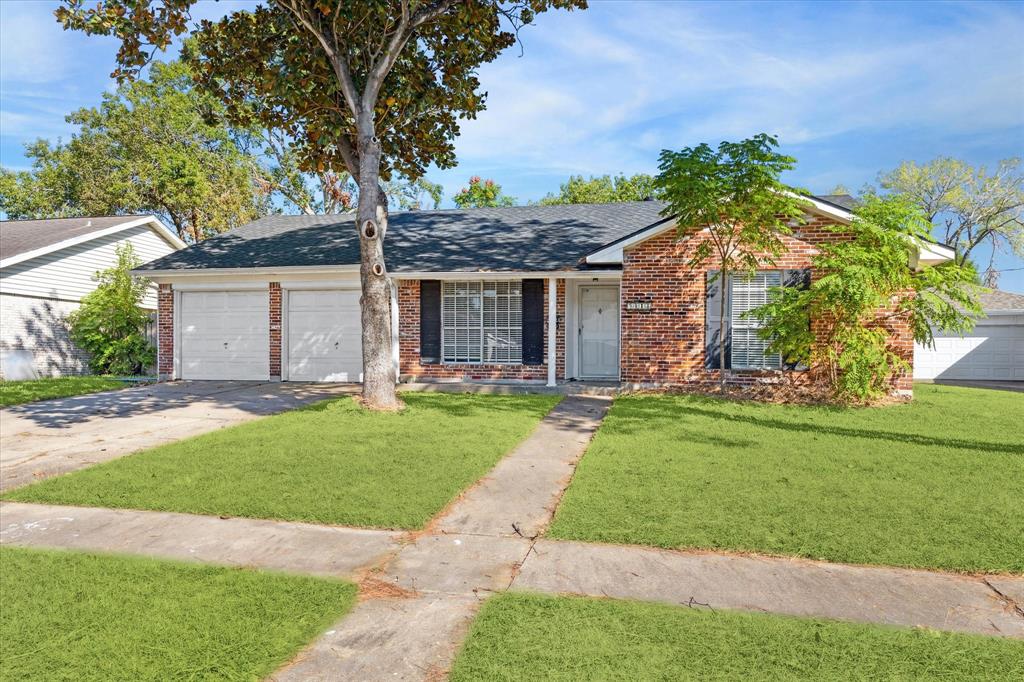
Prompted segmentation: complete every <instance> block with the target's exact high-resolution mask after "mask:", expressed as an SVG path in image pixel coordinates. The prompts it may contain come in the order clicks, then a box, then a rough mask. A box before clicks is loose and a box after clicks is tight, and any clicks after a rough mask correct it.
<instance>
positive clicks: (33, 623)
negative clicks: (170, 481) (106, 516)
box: [0, 547, 356, 682]
mask: <svg viewBox="0 0 1024 682" xmlns="http://www.w3.org/2000/svg"><path fill="white" fill-rule="evenodd" d="M0 567H2V570H0V588H2V589H0V594H2V595H3V604H2V608H0V642H3V647H2V648H3V652H2V660H0V678H2V679H5V680H46V681H48V682H49V681H50V680H75V681H78V680H185V679H188V680H198V679H218V680H254V679H260V678H262V677H264V676H266V675H268V674H270V673H272V672H273V671H274V670H276V669H277V668H278V667H280V666H281V665H283V664H284V663H286V662H287V661H288V660H289V659H291V658H292V657H293V656H294V655H295V654H296V653H297V652H298V650H299V649H300V648H301V647H302V646H303V645H305V644H306V643H307V642H309V641H311V640H312V639H314V638H315V637H316V636H317V635H318V634H319V633H321V632H322V631H324V630H326V629H327V627H328V626H329V625H330V624H331V623H333V622H334V621H335V620H337V619H338V618H340V617H341V616H342V615H343V614H344V613H345V612H346V611H347V610H348V609H349V608H350V607H351V606H352V604H353V603H354V601H355V595H356V589H355V586H354V585H352V584H350V583H345V582H341V581H336V580H324V579H314V578H307V577H301V576H292V575H284V574H278V573H262V572H256V571H249V570H240V569H233V568H216V567H212V566H200V565H191V564H181V563H176V562H168V561H155V560H152V559H142V558H128V557H117V556H101V555H95V554H80V553H75V552H50V551H41V550H29V549H12V548H6V547H5V548H3V549H0Z"/></svg>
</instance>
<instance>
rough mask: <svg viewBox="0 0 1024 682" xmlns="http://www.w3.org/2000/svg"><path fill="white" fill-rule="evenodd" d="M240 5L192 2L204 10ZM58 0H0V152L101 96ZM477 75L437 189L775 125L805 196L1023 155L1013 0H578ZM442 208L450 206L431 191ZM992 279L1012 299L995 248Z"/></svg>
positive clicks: (596, 165)
mask: <svg viewBox="0 0 1024 682" xmlns="http://www.w3.org/2000/svg"><path fill="white" fill-rule="evenodd" d="M244 4H246V3H243V2H219V3H213V2H204V3H201V5H200V7H199V10H198V13H199V14H202V15H204V16H215V15H218V14H221V13H223V12H225V11H230V10H231V9H234V8H236V7H238V6H240V5H244ZM55 5H56V3H54V2H44V1H37V2H17V1H12V0H3V1H2V2H0V162H2V164H3V165H4V166H6V167H8V168H20V167H25V166H26V165H27V163H26V160H25V158H24V156H23V155H22V145H23V144H24V143H25V142H26V141H28V140H31V139H34V138H36V137H46V138H51V139H56V138H57V137H61V136H63V137H65V138H66V137H68V136H69V135H70V134H71V133H72V132H73V130H72V127H71V126H69V125H68V124H66V123H65V122H64V120H63V117H64V115H65V114H67V113H68V112H69V111H71V110H73V109H75V108H78V107H82V106H92V105H95V104H97V103H98V102H99V99H100V95H101V93H102V92H103V90H104V89H107V88H112V87H113V83H112V82H111V80H110V77H109V73H110V72H111V70H112V69H113V67H114V53H115V50H116V44H115V42H114V41H113V40H110V39H106V38H100V37H89V36H85V35H82V34H78V33H66V32H63V31H62V30H61V29H60V27H59V26H58V25H57V24H56V22H55V21H54V20H53V19H52V14H51V12H52V10H53V8H54V7H55ZM522 38H523V42H524V46H525V51H524V53H523V55H522V56H519V51H518V50H510V51H509V52H507V53H506V54H504V55H502V56H501V57H500V58H499V59H498V61H496V62H494V63H493V64H489V65H486V66H485V67H483V68H482V69H481V74H480V77H481V81H482V83H483V86H484V88H485V89H486V90H487V91H488V93H489V97H488V109H487V111H485V112H483V113H482V114H481V116H480V117H479V119H477V120H476V121H470V122H466V123H465V125H464V126H463V131H462V135H461V137H460V138H459V140H458V143H457V152H458V157H459V166H458V167H457V168H454V169H450V170H446V171H437V170H434V171H433V172H432V173H431V174H430V177H431V179H433V180H435V181H438V182H441V183H443V184H444V186H445V189H446V193H447V195H448V196H449V197H450V196H451V195H452V194H454V193H455V192H456V191H457V190H458V189H459V188H460V187H461V186H462V185H464V184H465V181H466V179H467V178H468V177H469V176H471V175H482V176H485V177H492V178H494V179H495V180H497V181H498V182H500V183H501V184H502V185H503V187H504V189H505V191H506V192H508V193H509V194H512V195H514V196H516V197H518V198H519V199H520V200H523V201H525V200H528V199H538V198H540V197H541V196H543V195H544V194H545V193H547V192H549V191H554V190H557V188H558V185H559V183H560V182H562V181H564V180H565V178H566V177H567V176H568V175H569V174H580V173H582V174H605V173H617V172H624V173H633V172H639V171H645V172H653V171H654V170H655V166H656V162H657V155H658V152H659V151H660V150H661V149H663V148H673V149H678V148H681V147H685V146H690V145H693V144H697V143H699V142H704V141H707V142H711V143H716V142H718V141H720V140H722V139H740V138H742V137H746V136H749V135H751V134H754V133H757V132H762V131H763V132H769V133H773V134H775V135H778V136H779V138H780V140H781V141H782V143H783V147H784V150H785V151H786V152H788V153H791V154H792V155H794V156H796V157H797V159H798V160H799V167H798V168H797V170H796V171H794V172H793V173H792V174H791V175H790V176H789V177H788V178H787V180H788V181H790V182H792V183H793V184H797V185H800V186H803V187H806V188H808V189H810V190H811V191H815V192H827V191H828V190H830V189H831V188H832V187H833V186H834V185H836V184H837V183H842V184H844V185H846V186H848V187H851V188H854V189H858V188H860V187H861V186H863V185H864V184H865V183H869V182H873V181H874V180H875V178H876V176H877V173H878V172H879V171H880V170H883V169H889V168H892V167H894V166H895V165H897V164H898V163H899V162H900V161H901V160H904V159H914V160H917V161H927V160H929V159H932V158H934V157H935V156H938V155H951V156H956V157H960V158H963V159H965V160H967V161H969V162H971V163H974V164H988V165H993V164H995V163H996V162H997V161H998V160H1000V159H1003V158H1007V157H1011V156H1024V50H1021V47H1020V46H1021V45H1022V44H1024V3H984V2H968V3H925V2H912V3H895V2H887V3H839V2H828V3H826V2H814V3H785V2H778V3H753V4H743V3H675V2H668V1H661V2H641V1H639V0H636V1H633V2H612V1H609V0H596V1H594V0H592V2H591V9H589V10H587V11H585V12H573V13H552V14H547V15H542V16H540V17H539V19H538V22H537V24H536V25H535V26H531V27H529V28H528V29H526V30H525V31H524V32H523V34H522ZM446 204H447V205H450V199H449V200H446ZM998 263H999V267H1000V268H1022V269H1021V270H1016V271H1007V272H1005V273H1004V274H1003V278H1002V280H1001V286H1002V287H1003V288H1005V289H1009V290H1013V291H1021V292H1024V261H1022V259H1020V258H1016V257H1014V256H1011V255H1003V256H1002V257H1000V259H999V261H998Z"/></svg>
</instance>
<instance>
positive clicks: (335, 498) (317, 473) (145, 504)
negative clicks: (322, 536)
mask: <svg viewBox="0 0 1024 682" xmlns="http://www.w3.org/2000/svg"><path fill="white" fill-rule="evenodd" d="M402 397H403V400H405V402H406V404H407V406H408V407H407V408H406V409H405V410H404V411H402V412H399V413H372V412H367V411H365V410H363V409H361V408H360V407H358V406H357V405H356V403H355V402H354V401H353V400H352V399H351V398H342V399H339V400H330V401H326V402H322V403H318V404H315V405H311V406H308V407H305V408H301V409H298V410H293V411H291V412H286V413H284V414H280V415H276V416H273V417H267V418H265V419H260V420H258V421H253V422H249V423H247V424H242V425H240V426H236V427H232V428H228V429H224V430H221V431H215V432H212V433H208V434H205V435H202V436H198V437H195V438H190V439H188V440H184V441H180V442H178V443H173V444H170V445H165V446H161V447H158V448H154V449H152V450H147V451H145V452H141V453H138V454H135V455H131V456H129V457H124V458H122V459H118V460H114V461H112V462H107V463H105V464H100V465H97V466H95V467H92V468H89V469H85V470H83V471H79V472H76V473H72V474H68V475H66V476H61V477H58V478H53V479H50V480H47V481H42V482H40V483H37V484H35V485H32V486H29V487H27V488H22V489H19V490H15V491H12V492H10V493H8V494H7V495H5V499H9V500H18V501H21V502H49V503H56V504H77V505H85V506H99V507H125V508H131V509H156V510H161V511H178V512H191V513H196V514H213V515H226V516H247V517H255V518H270V519H286V520H290V521H310V522H314V523H326V524H339V525H351V526H369V527H378V528H420V527H422V526H423V525H424V524H425V523H426V522H427V521H428V520H429V519H430V518H431V517H432V516H434V515H435V514H437V512H439V511H440V510H441V509H442V508H443V507H444V506H445V505H446V504H448V502H450V501H451V500H452V499H454V498H455V496H456V495H458V494H459V492H460V491H461V490H462V489H463V488H465V487H466V486H468V485H470V484H471V483H473V482H474V481H476V480H477V479H479V478H480V477H481V476H483V475H484V474H485V473H487V471H489V470H490V469H491V468H492V467H493V466H494V465H495V463H497V461H498V460H499V459H501V457H502V456H504V455H505V454H506V453H507V452H508V451H509V450H511V449H512V448H513V447H514V446H515V445H516V444H517V443H518V442H519V441H520V440H522V439H523V438H524V437H526V435H527V434H529V432H530V431H531V430H532V429H533V427H534V426H535V425H536V424H537V423H538V422H539V421H540V419H541V418H542V417H543V416H544V415H545V414H547V412H548V411H550V410H551V408H552V407H554V405H555V404H556V403H557V402H558V400H559V398H558V397H557V396H538V395H530V396H492V395H466V394H462V395H458V394H444V393H405V394H403V396H402Z"/></svg>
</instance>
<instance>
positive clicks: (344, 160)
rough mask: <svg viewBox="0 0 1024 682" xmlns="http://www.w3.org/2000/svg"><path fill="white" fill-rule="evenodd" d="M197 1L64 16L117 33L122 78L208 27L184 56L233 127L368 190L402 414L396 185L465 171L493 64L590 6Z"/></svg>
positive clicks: (379, 398) (366, 359) (146, 1)
mask: <svg viewBox="0 0 1024 682" xmlns="http://www.w3.org/2000/svg"><path fill="white" fill-rule="evenodd" d="M196 2H197V0H64V1H63V5H62V6H61V7H60V8H59V9H58V10H57V18H58V20H59V21H60V22H61V23H62V24H63V25H64V27H65V28H70V29H76V30H81V31H85V32H86V33H89V34H99V35H112V36H115V37H116V38H117V39H118V40H119V41H120V43H121V46H120V49H119V50H118V53H117V61H118V65H119V66H118V69H117V70H116V71H115V73H114V75H115V76H117V77H119V78H124V77H132V76H134V75H135V74H137V73H138V71H139V70H140V69H141V68H143V67H144V66H145V65H146V64H147V63H148V62H149V61H150V59H152V56H153V53H154V52H155V51H156V50H162V49H166V48H167V47H168V46H169V45H171V43H172V41H173V39H174V38H175V36H181V35H182V34H184V33H186V32H188V31H189V30H190V29H194V30H193V38H194V42H191V43H189V47H188V49H187V50H186V53H185V55H184V56H185V58H186V60H187V61H188V62H189V63H190V64H191V65H192V66H193V68H194V70H195V74H196V79H197V81H198V82H199V84H200V85H201V86H202V87H203V88H204V89H205V90H206V91H207V92H211V93H213V94H215V95H216V96H217V97H218V98H219V99H220V100H221V102H222V104H223V105H224V107H225V110H226V112H227V116H228V120H229V121H230V122H231V123H232V124H233V125H236V126H239V127H242V128H249V127H255V126H259V127H262V128H265V129H268V130H278V131H283V132H284V133H285V134H287V136H288V138H289V139H290V140H291V141H292V146H291V149H292V151H294V153H295V154H296V158H297V161H298V164H299V168H300V169H301V170H302V171H304V172H310V171H316V172H322V171H325V170H330V171H334V172H340V171H342V170H344V171H347V172H348V174H349V175H350V176H351V177H352V179H353V180H354V181H355V183H356V184H357V186H358V199H357V208H356V221H355V225H353V228H354V229H355V230H356V233H357V234H358V235H359V249H360V271H359V274H360V284H361V289H362V297H361V299H360V308H361V312H362V317H361V322H362V350H363V404H364V405H366V406H368V407H370V408H374V409H393V408H396V407H398V406H399V405H400V403H399V401H398V397H397V394H396V391H395V383H396V382H395V379H396V376H395V367H394V363H393V361H392V355H391V351H392V348H391V343H392V341H391V286H390V281H389V279H388V272H387V267H386V264H385V259H384V239H385V236H386V234H387V216H388V206H387V197H386V195H385V193H384V190H383V187H382V183H383V182H386V181H387V180H388V179H390V178H391V176H392V174H393V173H397V174H400V175H402V176H404V177H405V178H407V179H408V180H416V179H418V178H420V177H422V176H423V174H424V173H425V171H426V168H427V166H428V165H430V164H431V163H433V164H434V165H436V166H437V167H439V168H451V167H452V166H454V165H455V146H454V140H455V137H456V136H457V135H458V133H459V123H460V120H461V119H469V118H475V117H476V115H477V113H478V112H480V111H481V110H483V108H484V98H485V93H483V92H482V91H481V90H480V81H479V79H478V78H477V73H478V70H479V68H480V65H481V64H485V63H487V62H491V61H493V60H494V59H496V58H497V57H498V55H499V54H500V53H501V52H502V51H503V50H505V49H506V48H508V47H511V46H512V45H514V44H516V38H517V35H518V32H519V30H520V29H521V28H522V27H524V26H526V25H528V24H530V23H532V22H533V20H534V19H535V18H536V16H537V15H538V14H540V13H542V12H545V11H547V10H549V9H555V8H564V9H573V8H583V7H586V0H262V1H261V2H258V3H256V4H255V5H253V6H249V7H246V8H244V9H241V10H236V11H232V12H230V13H229V14H227V16H225V17H224V18H222V19H220V20H218V21H203V22H201V23H200V24H199V25H198V26H197V27H192V26H190V21H191V15H190V11H191V8H192V6H193V5H194V4H195V3H196Z"/></svg>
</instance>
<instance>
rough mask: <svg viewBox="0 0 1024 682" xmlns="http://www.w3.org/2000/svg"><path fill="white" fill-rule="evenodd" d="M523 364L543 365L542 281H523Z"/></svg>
mask: <svg viewBox="0 0 1024 682" xmlns="http://www.w3.org/2000/svg"><path fill="white" fill-rule="evenodd" d="M523 364H524V365H543V364H544V280H542V279H524V280H523Z"/></svg>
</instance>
